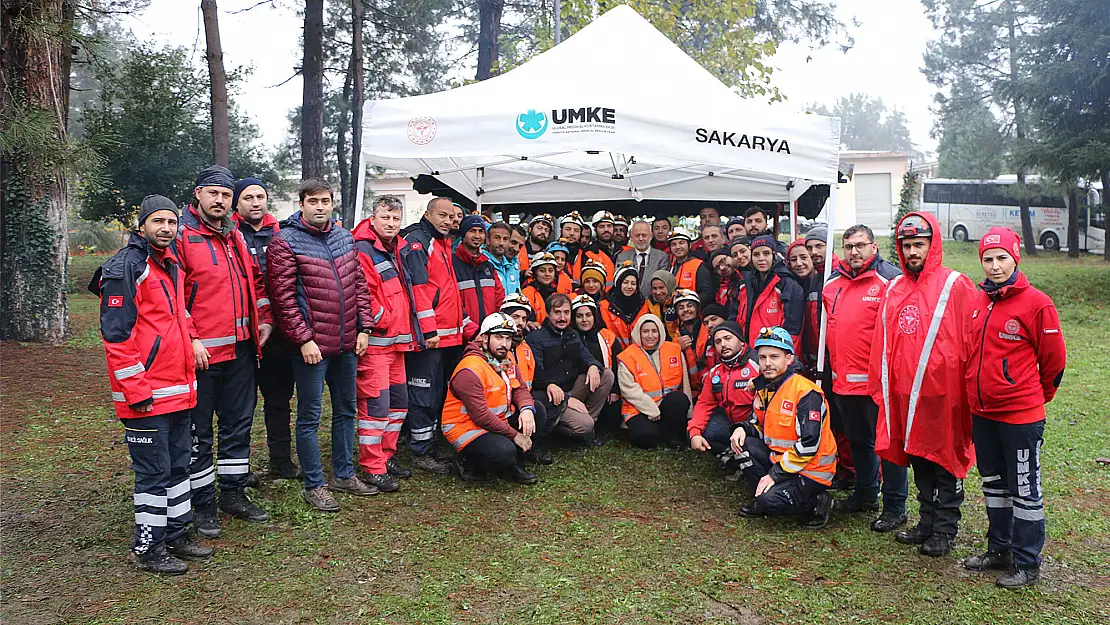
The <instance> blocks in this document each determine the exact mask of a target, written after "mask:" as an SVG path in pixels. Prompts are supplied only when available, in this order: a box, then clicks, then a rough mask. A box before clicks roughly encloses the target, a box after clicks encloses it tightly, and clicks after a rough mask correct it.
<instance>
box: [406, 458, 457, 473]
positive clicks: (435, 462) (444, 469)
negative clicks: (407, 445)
mask: <svg viewBox="0 0 1110 625" xmlns="http://www.w3.org/2000/svg"><path fill="white" fill-rule="evenodd" d="M412 466H413V467H415V468H417V469H420V470H422V471H427V472H428V473H435V474H436V475H450V474H451V465H450V464H448V463H446V462H444V461H442V460H440V459H438V458H436V457H435V456H433V455H432V454H423V455H414V456H413V457H412Z"/></svg>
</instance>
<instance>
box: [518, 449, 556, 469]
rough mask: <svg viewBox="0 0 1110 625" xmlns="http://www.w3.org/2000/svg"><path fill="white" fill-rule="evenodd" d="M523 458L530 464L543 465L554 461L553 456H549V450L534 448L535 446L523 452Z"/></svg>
mask: <svg viewBox="0 0 1110 625" xmlns="http://www.w3.org/2000/svg"><path fill="white" fill-rule="evenodd" d="M524 459H525V460H527V461H528V462H531V463H532V464H542V465H545V466H546V465H549V464H551V463H553V462H555V458H553V457H552V456H551V452H550V451H548V450H546V449H536V448H535V447H533V448H532V449H531V450H530V451H528V453H526V454H524Z"/></svg>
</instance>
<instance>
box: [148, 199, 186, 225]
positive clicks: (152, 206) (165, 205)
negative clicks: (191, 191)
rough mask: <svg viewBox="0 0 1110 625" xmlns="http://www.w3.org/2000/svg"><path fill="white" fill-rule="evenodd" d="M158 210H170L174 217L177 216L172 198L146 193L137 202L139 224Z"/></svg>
mask: <svg viewBox="0 0 1110 625" xmlns="http://www.w3.org/2000/svg"><path fill="white" fill-rule="evenodd" d="M158 211H171V212H173V214H174V216H175V217H177V216H178V212H177V205H176V204H174V203H173V200H171V199H170V198H168V197H166V196H164V195H148V196H146V197H144V198H143V201H142V203H141V204H139V225H140V226H141V225H143V222H144V221H146V218H147V217H150V216H151V215H153V214H154V213H157V212H158Z"/></svg>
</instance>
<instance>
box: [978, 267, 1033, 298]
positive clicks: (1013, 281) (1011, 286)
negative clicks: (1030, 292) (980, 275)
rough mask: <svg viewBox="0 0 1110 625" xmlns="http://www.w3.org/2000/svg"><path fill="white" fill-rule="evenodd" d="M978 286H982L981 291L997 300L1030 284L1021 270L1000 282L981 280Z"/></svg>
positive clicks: (1012, 294)
mask: <svg viewBox="0 0 1110 625" xmlns="http://www.w3.org/2000/svg"><path fill="white" fill-rule="evenodd" d="M980 286H981V287H983V292H985V293H986V294H987V297H989V298H991V300H992V301H995V302H997V301H999V300H1003V299H1006V298H1008V297H1013V296H1015V295H1017V294H1019V293H1021V292H1022V291H1024V290H1026V289H1028V288H1029V286H1030V285H1029V279H1028V278H1026V277H1025V274H1023V273H1022V272H1021V271H1015V272H1014V275H1012V276H1010V279H1009V280H1007V281H1005V282H1003V283H1002V284H995V283H993V282H991V281H990V280H989V279H988V280H983V283H982V284H981V285H980Z"/></svg>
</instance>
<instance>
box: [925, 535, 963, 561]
mask: <svg viewBox="0 0 1110 625" xmlns="http://www.w3.org/2000/svg"><path fill="white" fill-rule="evenodd" d="M955 546H956V537H955V536H949V535H948V534H933V535H932V536H930V537H929V540H926V541H925V544H923V545H921V547H919V548H918V549H917V550H918V551H919V552H920V553H921V555H923V556H929V557H930V558H939V557H941V556H946V555H948V554H949V552H951V551H952V548H953V547H955Z"/></svg>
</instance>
